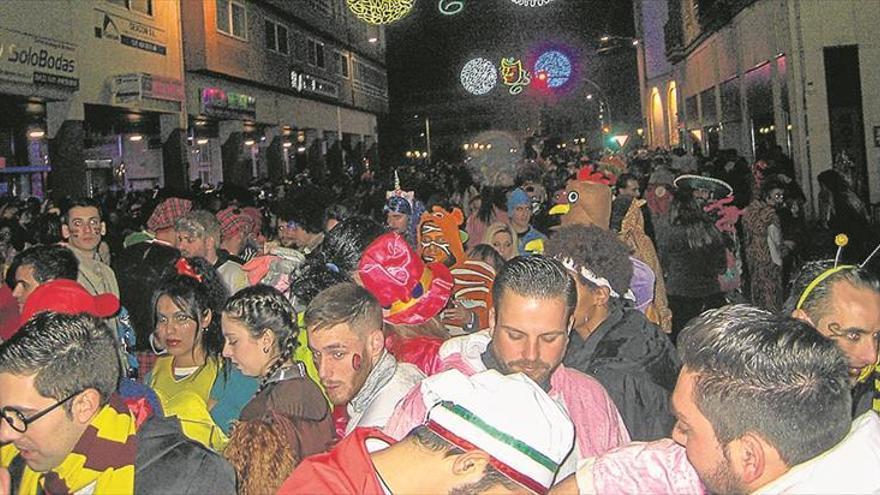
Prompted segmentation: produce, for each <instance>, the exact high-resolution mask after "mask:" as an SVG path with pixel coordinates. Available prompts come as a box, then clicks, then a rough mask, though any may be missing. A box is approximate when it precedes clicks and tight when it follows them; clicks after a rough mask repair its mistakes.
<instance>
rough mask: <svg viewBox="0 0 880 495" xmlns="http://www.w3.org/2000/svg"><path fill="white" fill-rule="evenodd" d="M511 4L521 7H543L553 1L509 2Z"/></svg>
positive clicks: (525, 0) (529, 0) (514, 0)
mask: <svg viewBox="0 0 880 495" xmlns="http://www.w3.org/2000/svg"><path fill="white" fill-rule="evenodd" d="M510 1H511V2H513V3H515V4H517V5H522V6H523V7H543V6H545V5H547V4H548V3H550V2H552V1H553V0H510Z"/></svg>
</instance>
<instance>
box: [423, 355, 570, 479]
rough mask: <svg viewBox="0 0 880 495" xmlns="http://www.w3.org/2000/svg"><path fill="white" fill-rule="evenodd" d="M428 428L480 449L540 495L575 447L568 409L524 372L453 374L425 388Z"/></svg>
mask: <svg viewBox="0 0 880 495" xmlns="http://www.w3.org/2000/svg"><path fill="white" fill-rule="evenodd" d="M421 390H422V396H423V398H424V401H425V406H426V408H427V409H428V410H429V411H430V412H429V413H428V423H427V424H426V426H427V427H428V428H429V429H430V430H431V431H433V432H434V433H436V434H437V435H439V436H440V437H442V438H443V439H444V440H446V441H448V442H449V443H451V444H453V445H455V446H456V447H458V448H460V449H462V450H474V449H479V450H482V451H484V452H486V453H487V454H489V456H491V464H492V466H493V467H495V469H497V470H498V471H500V472H501V473H503V474H504V475H505V476H507V477H508V478H510V479H511V480H513V481H515V482H517V483H519V484H520V485H522V486H523V487H524V488H527V489H528V490H531V491H533V492H535V493H540V494H545V493H547V492H548V491H549V490H550V487H551V486H552V485H553V480H554V478H555V477H556V472H557V471H558V470H559V466H560V465H561V464H562V461H563V460H564V459H565V458H566V456H567V455H568V453H569V452H570V451H571V449H572V446H573V445H574V426H573V425H572V423H571V419H569V417H568V414H566V412H565V410H563V409H562V407H561V406H560V405H559V404H557V403H556V402H555V401H554V400H553V399H551V398H550V396H548V395H547V394H546V393H545V392H544V391H543V390H541V387H539V386H538V385H537V384H535V382H533V381H532V380H531V379H529V378H528V377H527V376H525V375H523V374H521V373H515V374H512V375H506V376H505V375H502V374H500V373H498V372H497V371H495V370H488V371H484V372H482V373H478V374H475V375H473V376H470V377H468V376H465V375H464V374H462V373H461V372H460V371H458V370H449V371H445V372H443V373H439V374H437V375H434V376H431V377H429V378H426V379H425V380H424V381H422V384H421Z"/></svg>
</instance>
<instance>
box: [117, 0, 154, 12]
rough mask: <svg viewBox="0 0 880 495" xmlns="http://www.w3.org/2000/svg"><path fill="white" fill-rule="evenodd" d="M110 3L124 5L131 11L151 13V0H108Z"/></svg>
mask: <svg viewBox="0 0 880 495" xmlns="http://www.w3.org/2000/svg"><path fill="white" fill-rule="evenodd" d="M110 3H114V4H116V5H119V6H120V7H125V8H126V9H128V10H130V11H132V12H138V13H140V14H144V15H149V16H151V15H153V0H110Z"/></svg>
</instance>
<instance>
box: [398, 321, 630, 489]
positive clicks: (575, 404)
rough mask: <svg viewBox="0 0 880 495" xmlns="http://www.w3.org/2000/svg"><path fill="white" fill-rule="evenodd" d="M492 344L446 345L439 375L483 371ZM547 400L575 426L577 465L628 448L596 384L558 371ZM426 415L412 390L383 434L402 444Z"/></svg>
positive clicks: (458, 341) (468, 339)
mask: <svg viewBox="0 0 880 495" xmlns="http://www.w3.org/2000/svg"><path fill="white" fill-rule="evenodd" d="M490 341H491V337H490V336H489V332H488V331H482V332H476V333H473V334H470V335H463V336H461V337H456V338H453V339H450V340H447V341H446V342H445V343H444V344H443V346H442V347H441V348H440V352H439V357H440V360H441V362H442V363H443V369H444V370H448V369H457V370H459V371H461V372H462V373H464V374H465V375H473V374H475V373H479V372H481V371H485V369H486V366H485V365H484V364H483V361H482V359H481V358H480V355H481V354H482V353H483V352H484V351H485V350H486V348H487V347H488V345H489V342H490ZM549 395H550V397H551V398H553V399H554V400H556V401H557V402H558V403H560V404H562V406H563V407H564V408H565V410H566V412H568V415H569V417H570V418H571V421H572V423H574V426H575V435H576V436H577V449H576V452H575V453H574V454H575V455H574V456H573V457H574V458H575V459H585V458H588V457H595V456H598V455H601V454H603V453H605V452H607V451H609V450H611V449H614V448H616V447H620V446H621V445H626V444H627V443H629V442H630V438H629V432H627V430H626V426H624V424H623V420H622V419H621V417H620V413H619V412H618V411H617V407H616V406H615V405H614V402H613V401H612V400H611V397H609V396H608V393H607V392H606V391H605V389H604V388H603V387H602V385H601V384H600V383H599V382H598V381H596V380H595V379H593V378H591V377H589V376H587V375H585V374H583V373H581V372H580V371H577V370H573V369H569V368H566V367H565V366H563V365H560V366H559V367H558V368H557V369H556V371H555V372H553V375H552V376H551V377H550V391H549ZM427 413H428V411H427V410H426V406H425V403H424V401H423V400H422V391H421V387H415V388H413V389H412V390H411V391H410V392H409V393H408V394H407V395H406V396H405V397H404V398H403V400H401V401H400V402H399V403H398V404H397V408H396V409H395V411H394V413H393V414H392V415H391V419H390V420H389V421H388V423H386V426H385V429H384V432H385V433H386V434H387V435H389V436H391V437H392V438H395V439H397V440H400V439H402V438H403V437H405V436H406V435H407V434H408V433H409V432H410V430H412V429H413V428H415V427H416V426H418V425H420V424H422V423H424V422H425V419H426V418H427ZM565 474H570V472H569V473H563V472H561V473H560V475H559V477H558V478H557V479H562V477H563V476H564V475H565Z"/></svg>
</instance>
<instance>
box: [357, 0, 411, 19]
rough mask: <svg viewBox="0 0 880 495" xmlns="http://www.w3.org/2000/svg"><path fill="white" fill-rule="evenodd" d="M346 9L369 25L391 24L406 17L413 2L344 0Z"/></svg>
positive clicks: (400, 0)
mask: <svg viewBox="0 0 880 495" xmlns="http://www.w3.org/2000/svg"><path fill="white" fill-rule="evenodd" d="M346 2H347V3H348V9H349V10H351V13H352V14H354V15H355V17H357V18H358V19H360V20H362V21H364V22H367V23H369V24H377V25H378V24H391V23H392V22H395V21H399V20H400V19H403V18H404V17H406V16H407V15H408V14H409V13H410V11H411V10H412V8H413V4H414V3H415V0H346Z"/></svg>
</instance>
